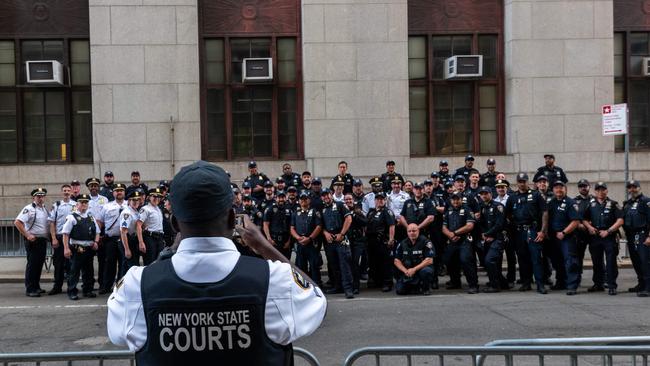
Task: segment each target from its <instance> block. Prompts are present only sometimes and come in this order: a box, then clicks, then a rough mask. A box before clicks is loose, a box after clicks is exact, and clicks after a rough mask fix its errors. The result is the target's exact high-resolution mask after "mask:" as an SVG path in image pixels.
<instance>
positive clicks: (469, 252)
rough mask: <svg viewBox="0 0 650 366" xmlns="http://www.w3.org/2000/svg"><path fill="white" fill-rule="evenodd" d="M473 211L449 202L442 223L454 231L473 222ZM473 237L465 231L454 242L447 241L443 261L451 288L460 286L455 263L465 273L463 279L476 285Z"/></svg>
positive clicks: (472, 286)
mask: <svg viewBox="0 0 650 366" xmlns="http://www.w3.org/2000/svg"><path fill="white" fill-rule="evenodd" d="M475 222H476V220H475V218H474V213H473V211H472V210H471V209H470V208H469V207H468V206H467V205H462V204H461V205H460V206H459V207H457V208H456V207H454V206H452V205H451V204H450V205H449V206H448V207H447V208H446V209H445V213H444V215H443V222H442V225H443V226H444V227H446V228H447V230H449V231H452V232H454V231H456V230H458V229H460V228H462V227H464V226H465V225H467V224H468V223H475ZM473 241H474V238H473V237H472V235H471V234H468V233H465V234H462V235H460V239H459V240H458V241H456V242H451V241H449V244H448V245H447V248H446V249H445V258H444V262H445V264H446V265H447V268H448V271H449V277H450V280H451V281H450V286H449V287H451V288H460V286H461V285H460V271H459V266H458V265H457V264H458V262H460V267H461V268H462V269H463V272H464V273H465V279H466V280H467V283H468V285H469V287H470V288H477V287H478V275H477V273H476V256H475V254H474V250H473V246H472V242H473Z"/></svg>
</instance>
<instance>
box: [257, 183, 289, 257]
mask: <svg viewBox="0 0 650 366" xmlns="http://www.w3.org/2000/svg"><path fill="white" fill-rule="evenodd" d="M286 201H287V194H286V193H285V192H284V191H278V193H277V200H276V201H275V202H274V203H273V204H272V205H271V206H269V207H267V208H266V210H265V211H264V221H263V228H264V234H265V235H266V239H267V240H268V241H270V242H271V244H273V246H275V248H276V249H277V250H278V251H279V252H280V253H282V255H284V256H285V257H287V259H291V210H290V209H289V207H288V206H287V205H286Z"/></svg>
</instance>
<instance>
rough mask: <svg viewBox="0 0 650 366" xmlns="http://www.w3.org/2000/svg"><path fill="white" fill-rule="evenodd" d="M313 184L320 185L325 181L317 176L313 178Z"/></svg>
mask: <svg viewBox="0 0 650 366" xmlns="http://www.w3.org/2000/svg"><path fill="white" fill-rule="evenodd" d="M311 184H313V185H317V186H320V185H321V184H323V182H321V181H320V178H318V177H316V178H314V180H312V182H311Z"/></svg>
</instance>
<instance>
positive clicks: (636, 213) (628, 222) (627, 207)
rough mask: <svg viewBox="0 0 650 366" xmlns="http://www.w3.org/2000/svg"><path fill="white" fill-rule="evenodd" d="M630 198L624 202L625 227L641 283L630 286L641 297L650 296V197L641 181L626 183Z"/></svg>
mask: <svg viewBox="0 0 650 366" xmlns="http://www.w3.org/2000/svg"><path fill="white" fill-rule="evenodd" d="M626 187H627V192H628V194H629V197H630V198H629V199H628V200H627V201H625V203H624V204H623V215H624V216H623V217H624V223H623V229H624V230H625V237H626V238H627V247H628V251H629V252H630V259H631V260H632V265H633V266H634V271H635V272H636V276H637V279H638V281H639V283H638V284H637V285H636V286H634V287H632V288H630V289H629V290H628V291H629V292H636V293H637V296H639V297H648V296H650V237H649V236H648V231H649V230H650V198H648V197H646V196H645V195H643V193H641V184H640V183H639V181H636V180H631V181H629V182H627V184H626Z"/></svg>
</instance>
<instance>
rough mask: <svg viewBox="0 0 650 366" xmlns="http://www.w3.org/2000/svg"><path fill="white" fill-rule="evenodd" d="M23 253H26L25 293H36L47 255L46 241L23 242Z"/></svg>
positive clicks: (44, 239)
mask: <svg viewBox="0 0 650 366" xmlns="http://www.w3.org/2000/svg"><path fill="white" fill-rule="evenodd" d="M25 252H27V266H26V267H25V290H26V292H27V293H30V292H38V291H39V290H40V289H41V272H42V271H43V264H44V263H45V255H46V253H47V239H46V238H36V240H34V241H25Z"/></svg>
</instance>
